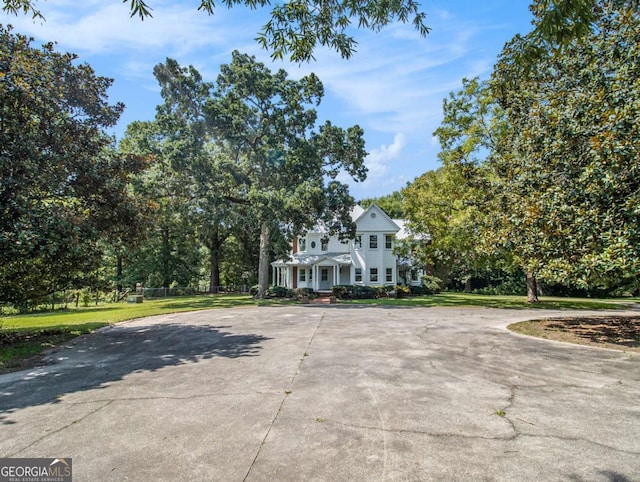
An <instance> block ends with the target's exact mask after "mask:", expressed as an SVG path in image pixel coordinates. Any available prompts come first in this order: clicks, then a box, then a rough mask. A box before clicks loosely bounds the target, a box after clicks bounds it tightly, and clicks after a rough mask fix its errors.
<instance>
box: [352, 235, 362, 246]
mask: <svg viewBox="0 0 640 482" xmlns="http://www.w3.org/2000/svg"><path fill="white" fill-rule="evenodd" d="M353 247H354V248H355V249H360V248H362V234H357V235H356V238H355V239H354V240H353Z"/></svg>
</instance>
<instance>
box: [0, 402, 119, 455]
mask: <svg viewBox="0 0 640 482" xmlns="http://www.w3.org/2000/svg"><path fill="white" fill-rule="evenodd" d="M112 402H113V401H112V400H109V401H107V402H106V403H104V404H103V405H101V406H99V407H97V408H96V409H95V410H92V411H90V412H89V413H87V414H85V415H84V416H82V417H80V418H76V419H74V420H72V421H71V422H69V423H68V424H66V425H64V426H63V427H60V428H58V429H56V430H52V431H51V432H48V433H46V434H45V435H43V436H42V437H39V438H37V439H36V440H34V441H33V442H31V443H30V444H29V445H27V446H25V447H22V448H21V449H20V450H16V451H15V452H13V453H10V454H7V455H6V457H8V458H10V457H15V456H16V455H18V454H19V453H21V452H24V451H25V450H27V449H28V448H30V447H33V446H34V445H36V444H37V443H39V442H41V441H42V440H45V439H46V438H49V437H51V436H52V435H55V434H57V433H60V432H63V431H65V430H66V429H68V428H69V427H71V426H73V425H75V424H78V423H80V422H82V421H84V420H86V419H87V418H89V417H91V416H92V415H95V414H96V413H98V412H99V411H100V410H103V409H104V408H107V407H108V406H109V405H111V403H112Z"/></svg>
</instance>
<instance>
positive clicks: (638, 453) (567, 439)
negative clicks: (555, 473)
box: [520, 433, 640, 456]
mask: <svg viewBox="0 0 640 482" xmlns="http://www.w3.org/2000/svg"><path fill="white" fill-rule="evenodd" d="M520 436H521V437H523V438H524V437H531V438H543V439H554V440H562V441H563V442H573V443H575V442H583V443H587V444H590V445H595V446H596V447H600V448H603V449H607V450H612V451H614V452H619V453H621V454H627V455H634V456H640V451H633V450H625V449H621V448H618V447H613V446H611V445H607V444H603V443H600V442H595V441H593V440H589V439H585V438H580V437H564V436H561V435H542V434H530V433H522V434H520Z"/></svg>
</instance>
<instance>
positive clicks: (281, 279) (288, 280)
mask: <svg viewBox="0 0 640 482" xmlns="http://www.w3.org/2000/svg"><path fill="white" fill-rule="evenodd" d="M351 271H352V269H351V265H347V266H345V265H342V264H339V263H331V262H328V261H327V260H324V261H322V262H319V263H316V264H313V265H289V264H275V263H274V265H273V284H274V286H282V287H285V288H290V289H296V288H308V289H310V290H312V291H314V292H318V293H323V292H325V293H330V292H331V288H332V287H333V286H335V285H345V284H351V280H352V273H351Z"/></svg>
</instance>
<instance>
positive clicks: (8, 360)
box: [0, 295, 256, 373]
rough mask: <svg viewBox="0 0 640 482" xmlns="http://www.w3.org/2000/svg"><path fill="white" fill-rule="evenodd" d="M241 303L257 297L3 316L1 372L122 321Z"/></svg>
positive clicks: (189, 298)
mask: <svg viewBox="0 0 640 482" xmlns="http://www.w3.org/2000/svg"><path fill="white" fill-rule="evenodd" d="M238 306H256V300H254V299H253V298H252V297H251V296H249V295H200V296H185V297H179V298H163V299H157V300H154V299H152V300H144V302H143V303H113V304H106V305H99V306H95V307H87V308H77V309H76V308H71V309H66V310H56V311H52V312H45V313H33V314H27V315H13V316H5V317H1V318H0V373H2V372H6V371H12V370H18V369H21V368H27V367H29V366H31V365H33V364H34V363H37V361H38V360H37V358H34V357H36V356H37V355H38V354H40V353H42V352H43V351H44V350H46V349H48V348H52V347H54V346H55V345H58V344H60V343H64V342H65V341H68V340H70V339H72V338H75V337H76V336H79V335H83V334H85V333H91V332H92V331H94V330H96V329H98V328H100V327H103V326H107V325H111V324H113V323H118V322H120V321H126V320H132V319H134V318H143V317H145V316H153V315H161V314H165V313H177V312H181V311H197V310H207V309H212V308H233V307H238Z"/></svg>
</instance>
